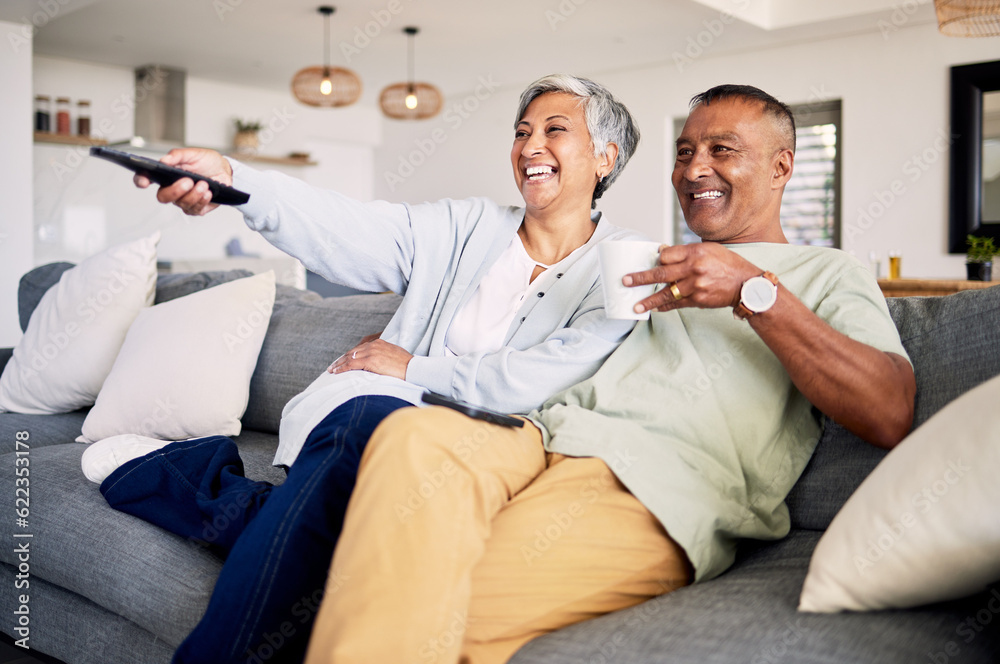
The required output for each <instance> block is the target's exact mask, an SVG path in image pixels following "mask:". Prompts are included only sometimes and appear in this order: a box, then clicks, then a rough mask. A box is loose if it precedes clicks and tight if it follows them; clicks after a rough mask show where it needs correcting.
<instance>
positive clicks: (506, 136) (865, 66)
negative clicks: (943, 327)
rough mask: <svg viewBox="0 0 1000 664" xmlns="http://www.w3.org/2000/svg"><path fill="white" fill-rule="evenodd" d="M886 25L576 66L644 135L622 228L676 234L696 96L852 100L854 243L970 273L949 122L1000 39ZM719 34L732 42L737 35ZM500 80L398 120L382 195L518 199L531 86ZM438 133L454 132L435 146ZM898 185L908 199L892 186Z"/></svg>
mask: <svg viewBox="0 0 1000 664" xmlns="http://www.w3.org/2000/svg"><path fill="white" fill-rule="evenodd" d="M885 28H886V26H885V25H883V26H878V25H876V24H874V23H873V25H872V26H871V30H870V31H868V32H866V33H864V34H859V35H854V36H849V37H843V38H837V39H830V40H827V41H812V42H809V43H803V44H797V45H792V46H784V47H780V48H773V49H766V50H759V51H753V52H746V53H739V54H737V55H728V56H719V57H709V56H708V55H705V56H702V57H701V58H700V59H695V60H694V61H693V62H691V63H689V64H687V66H685V67H684V68H683V70H682V71H679V70H678V67H677V66H676V65H675V64H674V63H673V62H670V63H666V64H663V65H661V66H655V67H649V68H646V69H641V70H631V71H624V72H612V73H603V74H602V73H595V72H573V73H578V74H581V75H591V76H592V77H593V78H595V79H596V80H598V81H600V82H602V83H604V84H606V85H607V86H608V87H609V88H610V89H611V90H612V91H613V92H614V93H615V94H616V95H617V96H618V97H619V98H621V99H622V101H623V102H625V104H626V105H627V106H628V107H629V108H630V109H631V110H632V111H633V113H634V114H635V115H636V118H637V120H638V122H639V126H640V128H641V129H642V135H643V137H642V143H641V144H640V147H639V150H638V151H637V153H636V155H635V157H633V160H632V162H630V164H629V165H628V168H627V169H626V170H625V171H624V173H623V175H622V178H621V179H620V180H619V181H618V182H617V183H616V184H615V185H614V186H613V187H612V188H611V190H610V191H609V192H608V193H607V194H606V195H605V199H604V202H603V203H602V204H600V205H599V207H600V208H601V209H603V210H604V211H605V212H606V213H607V215H608V218H609V219H611V220H613V221H614V223H616V224H618V225H623V226H629V227H632V228H635V229H638V230H640V231H643V232H645V233H647V234H648V235H651V236H653V237H654V238H656V239H663V240H667V241H670V240H671V239H672V238H671V235H672V234H671V228H672V206H671V200H672V193H671V191H670V183H669V169H671V168H672V167H673V156H672V155H673V150H672V148H671V145H670V144H671V143H672V142H673V139H674V137H673V135H672V126H671V124H672V118H673V117H683V116H685V115H686V114H687V102H688V99H689V98H690V97H691V96H692V95H694V94H696V93H698V92H701V91H703V90H705V89H707V88H709V87H711V86H713V85H717V84H721V83H748V84H752V85H756V86H758V87H761V88H762V89H764V90H766V91H768V92H770V93H771V94H773V95H775V96H776V97H778V98H779V99H781V100H783V101H785V102H788V103H793V104H796V103H808V102H814V101H818V100H820V99H835V98H839V99H842V100H843V126H842V130H843V137H842V138H843V144H842V145H843V153H842V154H843V220H842V223H843V230H844V232H843V246H844V249H846V250H848V251H852V252H853V253H855V255H857V256H859V257H860V258H862V260H867V258H868V255H869V252H870V251H876V252H879V253H880V254H883V255H884V254H885V252H887V251H888V250H890V249H898V250H899V251H901V252H902V254H903V276H909V277H928V278H932V277H942V278H945V277H947V278H964V268H963V262H964V258H963V257H961V256H953V255H949V254H948V253H947V244H946V237H947V204H948V146H947V144H946V141H945V142H942V139H941V138H940V137H941V136H948V129H949V127H948V125H949V120H948V112H949V111H948V103H949V102H948V99H949V82H948V81H949V79H948V75H949V67H950V66H952V65H954V64H965V63H969V62H978V61H984V60H992V59H997V57H998V53H1000V50H998V49H1000V40H997V39H954V38H947V37H943V36H941V35H940V34H938V32H937V30H936V26H934V25H931V24H922V25H912V26H911V25H908V24H905V23H904V24H902V25H900V26H895V25H892V26H889V28H897V29H885ZM717 40H718V41H717V43H718V44H720V45H722V44H724V40H725V33H723V34H722V35H720V36H719V37H718V38H717ZM543 73H547V72H539V74H540V75H541V74H543ZM501 82H502V83H503V84H504V87H502V88H501V89H499V90H497V91H495V92H494V93H492V94H491V95H489V96H488V98H487V99H485V100H484V101H479V100H477V101H478V102H479V108H477V109H476V110H475V111H474V112H471V113H468V117H467V118H461V116H458V115H457V114H455V113H453V114H452V115H451V122H449V121H448V117H449V116H447V115H442V116H439V117H438V118H435V119H434V120H432V121H429V122H426V123H419V124H410V125H404V124H402V123H395V124H392V125H388V124H387V128H386V134H385V139H386V140H385V142H384V145H383V146H382V147H381V148H380V149H379V150H378V151H377V152H376V155H375V173H376V177H375V194H376V196H377V197H383V198H388V199H391V200H422V199H425V198H426V199H433V198H437V197H441V196H452V197H464V196H470V195H487V196H491V197H493V198H495V199H497V200H500V201H503V202H511V203H519V202H520V200H519V196H518V194H517V192H516V190H515V189H514V188H513V185H512V175H511V172H510V165H509V159H508V155H509V150H510V144H511V138H512V132H513V130H512V126H513V118H512V117H511V116H512V114H513V113H514V110H515V108H516V102H517V95H518V94H519V92H520V89H521V88H522V87H523V86H524V85H526V84H527V83H529V82H530V81H504V80H502V78H501ZM473 87H474V85H473V83H472V82H470V89H472V88H473ZM465 99H468V97H465ZM461 101H462V99H461V98H460V99H452V100H449V103H450V104H454V103H460V102H461ZM474 105H475V104H470V107H471V106H474ZM459 119H460V120H461V122H460V123H459V122H457V121H458V120H459ZM435 129H437V130H439V133H438V134H437V138H439V139H442V140H438V141H433V140H432V142H431V143H428V142H427V139H431V138H432V132H433V131H434V130H435ZM420 145H424V146H425V147H427V148H428V149H427V150H424V152H430V150H429V146H430V145H434V150H433V152H432V154H430V156H429V157H426V158H424V159H420V155H419V153H420V152H421V150H420V147H419V146H420ZM401 158H402V159H403V160H404V162H406V161H408V160H409V161H410V162H411V163H413V162H415V161H422V162H423V163H422V164H421V165H420V166H418V167H416V168H414V169H412V170H413V172H412V174H410V175H409V177H407V178H405V180H404V181H403V182H402V183H399V182H394V185H395V187H394V188H393V187H391V186H390V185H389V184H388V183H387V182H386V178H385V173H386V172H389V173H397V174H398V172H399V169H400V168H401V166H400V159H401ZM403 168H404V170H405V169H406V166H405V163H404V165H403ZM894 184H895V185H896V190H897V191H902V194H901V195H895V194H892V189H893V185H894ZM890 197H891V199H892V200H890ZM865 211H868V214H867V215H865V214H864V212H865Z"/></svg>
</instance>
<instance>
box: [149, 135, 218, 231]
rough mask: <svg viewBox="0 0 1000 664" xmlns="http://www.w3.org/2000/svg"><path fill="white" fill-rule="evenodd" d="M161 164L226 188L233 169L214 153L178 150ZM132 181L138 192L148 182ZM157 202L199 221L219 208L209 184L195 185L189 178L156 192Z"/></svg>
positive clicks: (212, 151)
mask: <svg viewBox="0 0 1000 664" xmlns="http://www.w3.org/2000/svg"><path fill="white" fill-rule="evenodd" d="M160 161H161V162H163V163H164V164H166V165H167V166H175V167H177V168H183V169H184V170H186V171H191V172H192V173H197V174H198V175H204V176H206V177H210V178H212V179H213V180H216V181H218V182H221V183H222V184H225V185H230V186H232V184H233V169H232V167H230V165H229V162H228V161H226V159H225V158H224V157H223V156H222V155H221V154H219V153H218V152H216V151H215V150H203V149H200V148H179V149H175V150H171V151H170V152H168V153H167V154H166V155H164V156H163V158H162V159H160ZM132 181H133V182H135V186H137V187H139V188H140V189H145V188H146V187H148V186H149V185H150V181H149V178H147V177H146V176H144V175H136V176H135V177H133V178H132ZM156 200H158V201H160V202H161V203H173V204H174V205H176V206H177V207H179V208H180V209H182V210H183V211H184V213H185V214H189V215H192V216H199V217H200V216H202V215H205V214H208V213H209V212H211V211H212V210H214V209H215V208H217V207H219V206H218V204H216V203H212V202H211V200H212V193H211V192H210V191H209V190H208V184H207V183H205V182H199V183H197V184H195V182H194V180H192V179H191V178H181V179H180V180H178V181H177V182H175V183H173V184H172V185H170V186H167V187H160V189H159V190H158V191H157V192H156Z"/></svg>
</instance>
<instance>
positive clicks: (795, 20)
mask: <svg viewBox="0 0 1000 664" xmlns="http://www.w3.org/2000/svg"><path fill="white" fill-rule="evenodd" d="M788 2H789V0H503V1H501V2H495V1H490V2H484V1H483V0H341V1H340V2H339V3H338V2H337V1H336V0H334V2H333V4H334V5H335V6H336V7H337V11H336V13H335V14H334V16H333V18H332V23H331V41H332V43H333V57H332V63H333V64H334V65H337V66H346V67H349V68H351V69H354V70H355V71H356V72H357V73H358V75H359V76H360V77H361V79H362V81H363V83H364V85H365V98H366V99H367V100H368V101H369V102H371V101H373V100H374V99H375V97H376V95H377V93H378V91H379V90H380V89H381V88H382V87H384V86H385V85H388V84H390V83H394V82H398V81H400V80H404V79H405V77H406V37H405V36H404V35H403V33H402V29H403V28H404V27H406V26H409V25H415V26H418V27H419V28H420V30H421V33H420V35H419V36H418V37H417V38H416V75H417V79H418V80H426V81H429V82H431V83H434V84H436V85H438V86H439V87H440V88H441V89H442V91H443V92H444V93H445V94H446V95H449V96H450V95H459V94H463V93H466V92H468V91H471V90H473V89H474V88H475V87H476V85H477V84H478V83H477V81H478V79H479V77H490V76H492V77H493V79H494V80H495V81H497V82H499V83H500V84H514V85H517V86H520V85H523V84H524V83H525V82H527V81H530V80H533V79H534V78H537V77H538V76H540V75H542V74H545V73H550V72H554V71H567V72H572V73H579V74H585V75H590V76H595V77H596V76H599V74H600V73H602V72H609V71H616V70H621V69H634V68H639V67H642V66H644V65H656V64H663V63H667V64H672V63H674V62H675V58H676V57H679V56H681V55H685V56H686V55H691V54H697V49H699V48H700V49H702V50H703V53H704V55H703V56H701V57H711V56H712V55H720V54H723V53H726V54H731V53H733V52H739V51H745V50H749V49H757V48H765V47H768V46H775V45H779V44H787V43H792V42H803V41H810V40H816V39H822V38H827V37H833V36H840V35H845V34H852V33H862V32H872V33H878V32H880V30H882V29H884V28H885V27H886V26H890V27H891V26H894V25H900V26H901V25H904V24H905V25H916V24H920V23H928V22H932V21H934V11H933V7H932V5H931V2H930V0H919V5H916V6H915V5H914V4H913V3H903V5H907V6H908V8H909V9H910V10H914V7H915V11H911V13H908V14H900V13H899V12H900V11H901V10H899V9H896V10H895V11H896V15H894V14H893V11H894V10H893V9H892V7H891V5H890V4H889V3H890V2H891V0H865V1H864V2H860V1H859V0H810V1H809V3H808V5H809V6H810V7H812V8H813V10H812V11H810V12H803V11H802V0H796V3H798V4H795V5H788ZM47 4H48V5H49V6H55V7H58V13H57V14H56V15H55V16H54V17H53V18H51V19H49V17H48V16H46V15H45V14H44V13H39V12H40V11H41V10H40V7H41V5H40V4H39V2H38V0H3V2H2V3H0V20H5V21H10V22H15V23H22V22H30V21H32V17H34V21H35V23H36V25H37V26H38V30H37V33H36V35H35V40H34V49H35V53H36V54H40V55H48V56H56V57H65V58H72V59H77V60H83V61H89V62H96V63H104V64H110V65H118V66H123V67H129V68H132V67H136V66H140V65H145V64H161V65H167V66H171V67H179V68H182V69H186V70H187V71H188V74H189V75H190V76H195V77H199V78H205V79H210V80H219V81H227V82H230V83H236V84H243V85H249V86H256V87H262V88H270V89H276V90H278V89H282V90H287V89H288V84H289V81H290V80H291V78H292V75H293V74H294V73H295V72H296V71H297V70H298V69H300V68H302V67H306V66H310V65H317V64H322V59H323V45H322V44H323V19H322V17H321V16H320V15H319V14H318V13H317V11H316V8H317V6H318V5H319V4H320V3H319V2H317V1H316V0H171V1H170V2H164V1H163V0H59V2H55V1H50V2H49V3H47ZM709 5H712V6H709ZM726 6H732V8H733V11H737V10H739V13H740V15H742V16H744V18H747V20H748V21H752V18H751V17H749V16H748V12H749V13H750V14H752V13H753V12H752V11H750V10H754V9H755V8H757V9H759V11H757V15H760V16H764V15H766V16H767V17H768V20H767V22H766V23H761V22H760V21H757V24H754V23H753V22H744V21H742V20H738V19H734V18H732V17H731V16H729V15H725V16H724V15H723V14H721V13H720V9H719V7H726ZM793 6H794V7H795V9H794V15H793V14H787V13H786V14H782V12H785V11H786V9H784V8H785V7H788V8H789V9H787V11H792V9H790V8H791V7H793ZM845 7H846V8H847V9H845ZM390 9H396V10H398V11H397V13H396V14H392V13H391V12H390ZM380 12H381V16H382V18H383V20H385V19H386V18H388V23H387V25H386V26H385V27H381V26H379V25H378V24H377V23H376V22H375V20H376V16H377V15H378V14H379V13H380ZM783 15H784V16H786V18H785V19H784V20H782V16H783ZM831 17H832V18H831ZM723 19H725V20H723ZM902 19H905V20H902ZM901 20H902V22H900V21H901ZM761 25H764V26H765V27H761ZM782 25H785V26H789V27H780V28H777V29H770V30H769V29H766V27H767V26H782ZM376 26H377V31H376V30H375V29H374V28H376ZM366 27H368V28H369V29H370V30H371V31H372V32H377V34H376V35H375V37H374V38H372V39H371V40H370V43H369V44H368V45H366V46H364V48H361V49H360V53H354V54H352V55H351V56H350V62H348V58H347V57H345V55H344V53H343V52H342V50H341V47H340V46H341V44H342V43H344V44H348V45H350V46H354V44H353V43H352V42H353V40H354V39H355V37H356V35H357V32H358V31H362V30H364V29H365V28H366ZM697 42H700V43H701V46H697ZM359 43H360V44H362V45H363V42H359Z"/></svg>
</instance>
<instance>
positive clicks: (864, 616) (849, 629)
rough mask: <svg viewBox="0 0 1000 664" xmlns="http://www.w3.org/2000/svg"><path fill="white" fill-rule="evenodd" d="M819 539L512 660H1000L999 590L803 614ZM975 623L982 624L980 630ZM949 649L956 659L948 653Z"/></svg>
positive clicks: (780, 547)
mask: <svg viewBox="0 0 1000 664" xmlns="http://www.w3.org/2000/svg"><path fill="white" fill-rule="evenodd" d="M818 539H819V533H813V532H809V531H793V532H792V533H791V534H790V535H789V536H788V537H787V538H786V539H784V540H782V541H780V542H776V543H770V544H761V545H748V546H745V547H744V548H743V550H742V552H741V555H740V557H739V558H738V560H737V562H736V564H735V565H734V566H733V567H732V568H731V569H730V570H729V571H728V572H726V573H725V574H723V575H722V576H719V577H718V578H716V579H713V580H711V581H707V582H705V583H701V584H697V585H694V586H690V587H687V588H682V589H680V590H678V591H676V592H673V593H670V594H668V595H663V596H661V597H658V598H656V599H653V600H650V601H648V602H645V603H643V604H640V605H638V606H636V607H633V608H631V609H627V610H625V611H619V612H616V613H612V614H609V615H606V616H603V617H601V618H597V619H595V620H589V621H587V622H583V623H579V624H577V625H574V626H572V627H569V628H566V629H562V630H559V631H557V632H553V633H551V634H548V635H546V636H543V637H540V638H538V639H535V640H534V641H531V642H529V643H528V644H526V645H525V646H524V647H522V648H521V650H519V651H518V652H517V653H516V654H515V655H514V657H513V658H512V659H511V660H510V664H560V663H565V664H576V663H578V662H615V663H616V664H646V663H648V662H670V664H715V663H718V664H723V663H725V664H732V663H733V662H740V663H746V664H777V663H786V664H834V663H840V662H853V663H859V664H860V663H871V664H913V663H914V662H927V661H931V662H934V661H940V662H949V663H950V664H973V663H975V664H985V663H987V662H995V661H996V659H995V657H996V655H997V654H998V653H1000V630H996V629H993V626H990V627H988V628H986V629H985V630H983V627H984V626H985V625H987V624H988V623H989V622H990V621H991V620H992V621H995V620H997V616H996V615H995V614H994V613H993V612H992V610H991V609H988V607H990V606H991V602H992V606H996V599H995V598H998V597H1000V589H992V590H991V591H988V592H985V593H981V594H979V595H975V596H972V597H969V598H966V599H963V600H959V601H954V602H949V603H942V604H936V605H933V606H927V607H921V608H919V609H909V610H905V611H879V612H877V613H860V614H859V613H845V614H832V615H831V614H808V613H799V612H797V611H796V606H797V605H798V598H799V591H800V590H801V588H802V581H803V579H804V578H805V575H806V568H807V566H808V563H809V557H810V555H811V553H812V550H813V547H814V546H815V545H816V542H817V540H818ZM994 593H995V594H994ZM984 613H985V614H988V615H985V616H983V614H984ZM981 616H982V617H981ZM970 618H971V619H973V620H977V621H979V623H978V624H977V625H976V627H975V628H973V627H971V626H969V625H968V624H967V622H966V621H967V620H969V619H970ZM980 630H982V631H980ZM949 644H950V646H949ZM949 648H950V650H951V652H952V653H955V654H948V655H946V654H944V653H945V651H946V649H949ZM937 653H941V656H939V657H937V659H935V658H934V656H935V655H937ZM928 657H930V659H928Z"/></svg>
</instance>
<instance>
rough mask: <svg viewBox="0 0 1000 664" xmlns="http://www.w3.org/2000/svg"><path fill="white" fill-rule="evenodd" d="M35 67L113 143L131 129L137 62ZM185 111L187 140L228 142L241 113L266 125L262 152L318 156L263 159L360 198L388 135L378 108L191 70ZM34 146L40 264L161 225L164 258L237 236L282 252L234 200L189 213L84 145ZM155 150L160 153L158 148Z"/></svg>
mask: <svg viewBox="0 0 1000 664" xmlns="http://www.w3.org/2000/svg"><path fill="white" fill-rule="evenodd" d="M34 69H35V73H34V89H35V91H36V92H37V93H48V94H51V95H52V96H56V95H59V96H69V97H72V98H73V99H74V102H75V100H77V99H89V100H91V112H92V119H91V124H92V126H93V128H94V130H93V132H92V133H94V134H95V135H97V136H100V137H102V138H107V139H108V140H110V141H112V142H114V141H116V140H123V139H127V138H129V137H130V136H131V135H132V130H133V121H134V116H133V108H134V75H133V72H132V70H131V69H129V68H120V67H109V66H105V65H93V64H89V63H83V62H77V61H73V60H65V59H60V58H49V57H43V56H38V57H36V58H35V67H34ZM185 116H186V127H185V131H186V135H187V143H188V144H189V145H200V146H204V147H211V148H215V149H219V150H223V151H225V150H227V149H228V148H229V146H231V145H232V138H233V134H234V126H233V119H234V118H237V117H239V118H243V119H253V120H259V121H261V122H262V123H263V125H264V130H262V132H261V143H262V145H261V148H260V154H262V155H268V156H285V155H287V154H288V153H289V152H292V151H305V152H310V153H312V154H313V157H314V159H315V160H316V161H317V162H319V164H318V165H317V166H309V167H298V166H287V167H286V166H280V167H276V166H271V165H263V166H259V167H261V168H276V169H277V170H282V171H284V172H286V173H289V174H291V175H294V176H296V177H300V178H303V179H305V180H307V181H309V182H312V183H314V184H317V185H319V186H327V187H337V188H338V189H339V190H340V191H343V192H344V193H347V194H348V195H351V196H354V197H357V198H361V199H365V200H367V199H370V198H371V195H372V188H371V182H372V178H371V163H372V156H371V154H372V150H373V146H374V145H375V144H376V143H377V142H378V141H379V140H380V139H381V135H380V127H381V123H380V119H379V116H378V114H377V112H376V111H375V110H374V109H366V108H360V107H358V108H353V107H352V108H347V109H322V110H320V109H312V108H306V107H304V106H302V105H300V104H298V103H297V102H295V101H294V100H293V98H292V97H291V94H290V93H281V92H274V91H268V90H260V89H256V88H249V87H245V86H236V85H228V84H225V83H220V82H217V81H209V80H204V79H197V78H192V77H190V76H189V77H188V79H187V106H186V109H185ZM124 149H126V150H131V148H124ZM34 154H35V157H36V165H35V169H34V180H35V185H36V187H37V190H38V192H39V194H38V196H36V199H35V206H34V212H35V227H36V228H37V229H38V237H39V241H38V243H37V245H36V249H35V253H34V260H35V264H42V263H46V262H50V261H54V260H70V261H74V262H75V261H79V260H81V259H82V258H84V257H86V256H89V255H91V254H93V253H95V252H97V251H99V250H101V249H103V248H104V247H107V246H111V245H114V244H118V243H121V242H125V241H128V240H132V239H135V238H138V237H142V236H145V235H148V234H150V233H152V232H153V231H154V230H160V231H161V232H162V234H163V237H162V240H161V241H160V245H159V248H158V256H159V258H160V259H162V260H169V259H177V260H179V259H209V258H220V257H222V256H224V247H225V245H226V243H228V242H229V240H230V239H232V238H234V237H236V238H239V239H240V242H241V244H242V245H243V248H244V250H246V251H248V252H252V253H258V254H261V255H264V256H281V255H284V254H282V253H281V252H280V251H279V250H277V249H275V248H274V247H272V246H271V245H269V244H268V243H267V242H266V241H265V240H264V239H263V238H261V237H260V236H259V235H257V234H256V233H253V232H251V231H250V230H249V229H247V228H246V225H245V224H244V223H243V222H242V217H241V215H240V214H239V213H238V212H236V211H235V210H233V209H232V208H228V207H222V208H219V209H218V210H216V211H214V212H212V213H211V214H209V215H207V216H206V217H201V218H192V217H187V216H185V215H184V214H183V213H182V212H181V211H180V210H179V209H177V208H175V207H173V206H164V205H160V204H158V203H157V202H156V200H155V197H154V196H153V194H152V193H151V192H149V191H142V190H139V189H136V188H135V187H134V186H133V185H132V179H131V174H130V173H128V172H127V171H125V170H124V169H122V168H120V167H118V166H115V165H114V164H110V163H108V162H105V161H102V160H98V159H93V158H90V157H88V156H87V148H85V147H65V146H58V145H47V144H37V145H36V146H35V148H34ZM150 156H153V157H157V158H158V157H159V156H160V154H151V155H150Z"/></svg>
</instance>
